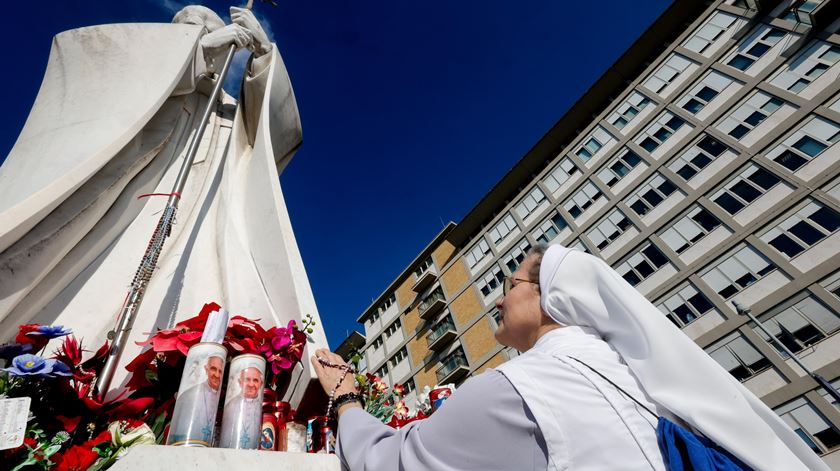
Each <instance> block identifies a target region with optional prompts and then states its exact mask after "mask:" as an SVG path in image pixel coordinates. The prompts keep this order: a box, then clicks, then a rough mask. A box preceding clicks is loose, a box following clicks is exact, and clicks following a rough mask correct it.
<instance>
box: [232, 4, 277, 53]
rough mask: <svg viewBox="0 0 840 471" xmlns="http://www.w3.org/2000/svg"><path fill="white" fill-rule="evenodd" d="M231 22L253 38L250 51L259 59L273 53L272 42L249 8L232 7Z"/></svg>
mask: <svg viewBox="0 0 840 471" xmlns="http://www.w3.org/2000/svg"><path fill="white" fill-rule="evenodd" d="M230 20H231V21H232V22H233V24H235V25H239V26H241V27H243V28H245V29H246V30H247V31H248V32H249V33H250V34H251V37H252V38H253V41H252V42H251V45H250V46H249V49H251V50H252V51H254V55H255V56H257V57H259V56H262V55H264V54H267V53H269V52H271V40H269V39H268V35H267V34H265V30H263V28H262V26H260V22H259V21H257V18H256V17H255V16H254V13H253V12H252V11H251V10H248V9H247V8H237V7H230Z"/></svg>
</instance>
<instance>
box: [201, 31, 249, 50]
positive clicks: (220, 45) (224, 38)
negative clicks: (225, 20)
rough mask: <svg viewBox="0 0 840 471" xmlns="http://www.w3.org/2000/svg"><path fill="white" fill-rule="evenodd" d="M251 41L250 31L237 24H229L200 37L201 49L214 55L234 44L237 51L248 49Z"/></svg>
mask: <svg viewBox="0 0 840 471" xmlns="http://www.w3.org/2000/svg"><path fill="white" fill-rule="evenodd" d="M253 39H254V38H253V37H252V36H251V32H250V31H248V30H247V29H245V28H243V27H242V26H240V25H238V24H231V25H227V26H225V27H223V28H219V29H217V30H216V31H213V32H212V33H207V34H205V35H204V36H202V37H201V47H203V48H204V50H205V51H206V52H209V53H211V54H216V53H217V52H219V51H220V50H221V49H226V48H228V47H230V45H231V44H236V48H237V49H239V48H243V47H249V46H250V45H251V43H252V42H253Z"/></svg>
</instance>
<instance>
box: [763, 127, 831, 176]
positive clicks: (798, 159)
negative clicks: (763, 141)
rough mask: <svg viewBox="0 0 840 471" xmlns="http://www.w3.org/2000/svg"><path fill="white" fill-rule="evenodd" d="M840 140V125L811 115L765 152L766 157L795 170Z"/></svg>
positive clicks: (792, 170)
mask: <svg viewBox="0 0 840 471" xmlns="http://www.w3.org/2000/svg"><path fill="white" fill-rule="evenodd" d="M837 141H840V126H838V125H837V124H836V123H834V122H832V121H829V120H827V119H825V118H822V117H820V116H813V117H812V118H811V120H810V121H808V122H807V123H806V124H805V125H804V126H802V128H800V129H799V130H798V131H796V132H795V133H793V135H792V136H790V137H788V138H787V139H785V140H784V142H782V143H781V144H779V145H778V146H776V147H775V148H774V149H773V150H771V151H770V152H768V153H767V157H768V158H770V159H772V160H773V161H775V162H777V163H778V164H779V165H781V166H783V167H785V168H786V169H788V170H790V171H791V172H795V171H796V170H798V169H799V168H800V167H802V166H803V165H805V164H807V163H808V162H810V161H811V160H813V159H814V158H816V157H817V156H818V155H820V154H822V153H823V151H825V150H826V149H828V148H829V147H831V146H832V145H834V144H836V143H837Z"/></svg>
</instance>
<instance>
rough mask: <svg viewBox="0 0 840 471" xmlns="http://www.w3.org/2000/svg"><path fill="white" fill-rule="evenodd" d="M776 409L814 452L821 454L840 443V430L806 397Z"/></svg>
mask: <svg viewBox="0 0 840 471" xmlns="http://www.w3.org/2000/svg"><path fill="white" fill-rule="evenodd" d="M774 411H775V412H776V413H777V414H779V417H781V418H782V420H784V421H785V423H786V424H788V426H790V428H792V429H793V431H794V432H796V434H797V435H799V438H801V439H802V440H804V441H805V443H806V444H807V445H808V446H809V447H811V449H812V450H814V453H817V454H820V455H821V454H823V453H825V452H827V451H829V450H831V449H833V448H834V447H836V446H837V445H840V431H838V430H837V429H836V428H834V426H833V425H831V424H830V423H829V422H828V421H827V420H826V419H825V418H824V417H823V416H822V415H821V414H820V413H819V412H817V409H816V408H814V406H813V405H811V403H810V402H808V400H807V399H805V397H800V398H798V399H794V400H793V401H791V402H789V403H787V404H785V405H783V406H781V407H778V408H776V409H774Z"/></svg>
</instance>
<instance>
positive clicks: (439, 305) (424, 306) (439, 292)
mask: <svg viewBox="0 0 840 471" xmlns="http://www.w3.org/2000/svg"><path fill="white" fill-rule="evenodd" d="M444 306H446V299H445V298H444V296H443V289H442V288H440V287H438V288H437V289H435V290H434V291H432V292H431V293H429V295H428V296H426V299H424V300H423V301H421V302H420V307H419V308H418V311H419V314H420V318H421V319H425V320H428V319H431V318H433V317H434V316H435V315H437V313H439V312H440V311H441V310H442V309H443V308H444Z"/></svg>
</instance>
